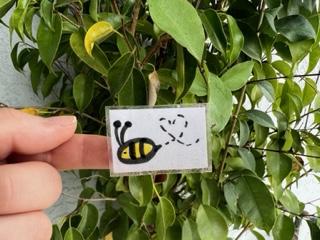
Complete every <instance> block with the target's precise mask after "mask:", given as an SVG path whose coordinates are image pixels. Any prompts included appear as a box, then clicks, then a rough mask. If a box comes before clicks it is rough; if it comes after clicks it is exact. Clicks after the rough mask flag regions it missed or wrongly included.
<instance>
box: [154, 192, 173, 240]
mask: <svg viewBox="0 0 320 240" xmlns="http://www.w3.org/2000/svg"><path fill="white" fill-rule="evenodd" d="M159 200H160V202H159V204H158V205H157V207H156V209H157V217H156V230H157V238H158V239H163V240H165V239H166V238H165V236H166V231H167V229H168V227H170V226H172V225H173V223H174V221H175V218H176V215H175V209H174V207H173V205H172V203H171V202H170V200H169V199H167V198H165V197H161V198H160V199H159Z"/></svg>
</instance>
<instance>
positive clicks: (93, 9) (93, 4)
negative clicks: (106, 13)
mask: <svg viewBox="0 0 320 240" xmlns="http://www.w3.org/2000/svg"><path fill="white" fill-rule="evenodd" d="M98 7H99V0H91V1H90V7H89V13H90V17H91V18H92V19H93V20H94V21H96V22H98Z"/></svg>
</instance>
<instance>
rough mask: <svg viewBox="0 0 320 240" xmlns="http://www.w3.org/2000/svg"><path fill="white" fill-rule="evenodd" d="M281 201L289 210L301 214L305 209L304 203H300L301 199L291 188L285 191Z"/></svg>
mask: <svg viewBox="0 0 320 240" xmlns="http://www.w3.org/2000/svg"><path fill="white" fill-rule="evenodd" d="M279 201H280V202H281V204H282V205H283V207H284V208H285V209H287V210H288V211H290V212H292V213H294V214H297V215H299V214H301V213H302V211H303V208H304V206H303V204H300V202H299V199H298V198H297V197H296V195H294V193H293V192H291V191H290V190H289V189H286V190H285V191H284V192H283V194H282V196H281V198H280V199H279Z"/></svg>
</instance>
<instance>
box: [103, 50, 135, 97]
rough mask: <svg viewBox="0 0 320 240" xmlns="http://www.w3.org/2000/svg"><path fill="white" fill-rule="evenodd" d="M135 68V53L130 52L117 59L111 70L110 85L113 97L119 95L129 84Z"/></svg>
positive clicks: (109, 75)
mask: <svg viewBox="0 0 320 240" xmlns="http://www.w3.org/2000/svg"><path fill="white" fill-rule="evenodd" d="M133 66H134V57H133V53H131V52H128V53H126V54H124V55H122V56H121V57H120V58H118V59H117V61H116V62H114V63H113V64H112V66H111V67H110V69H109V74H108V84H109V87H110V92H111V94H112V96H115V95H116V94H118V93H119V92H120V91H121V89H122V88H123V86H124V85H125V84H126V83H127V81H128V79H129V78H130V76H131V74H132V70H133Z"/></svg>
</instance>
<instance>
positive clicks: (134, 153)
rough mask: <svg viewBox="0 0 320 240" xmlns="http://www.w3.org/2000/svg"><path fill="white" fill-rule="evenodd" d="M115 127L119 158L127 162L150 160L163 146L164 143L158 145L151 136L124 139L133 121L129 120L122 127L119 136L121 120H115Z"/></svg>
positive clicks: (135, 162)
mask: <svg viewBox="0 0 320 240" xmlns="http://www.w3.org/2000/svg"><path fill="white" fill-rule="evenodd" d="M113 126H114V128H115V130H114V134H115V137H116V141H117V143H118V144H119V148H118V152H117V156H118V159H119V160H120V161H121V162H122V163H125V164H138V163H145V162H148V161H150V160H151V159H152V158H153V157H154V156H155V155H156V153H157V151H158V150H159V149H160V148H161V147H162V145H156V144H155V143H154V142H153V141H152V140H151V139H150V138H133V139H130V140H128V141H126V142H125V141H124V135H125V133H126V131H127V129H128V128H129V127H131V126H132V123H131V122H129V121H127V122H125V124H124V126H123V127H122V129H121V132H120V136H119V128H120V127H121V122H120V121H119V120H118V121H115V122H114V123H113Z"/></svg>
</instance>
